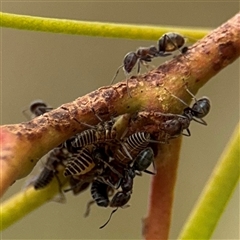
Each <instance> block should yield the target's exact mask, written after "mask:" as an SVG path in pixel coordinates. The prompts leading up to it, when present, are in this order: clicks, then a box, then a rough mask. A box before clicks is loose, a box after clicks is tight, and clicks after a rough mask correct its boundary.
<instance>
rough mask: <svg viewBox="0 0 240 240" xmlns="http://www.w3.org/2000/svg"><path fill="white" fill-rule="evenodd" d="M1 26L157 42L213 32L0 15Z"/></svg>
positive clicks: (202, 35)
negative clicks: (168, 36)
mask: <svg viewBox="0 0 240 240" xmlns="http://www.w3.org/2000/svg"><path fill="white" fill-rule="evenodd" d="M0 26H1V27H7V28H15V29H22V30H31V31H42V32H51V33H64V34H78V35H85V36H94V37H112V38H125V39H137V40H156V39H158V38H159V37H160V36H161V35H162V34H164V33H166V32H179V33H180V34H182V35H184V36H186V37H188V41H189V42H195V41H196V40H197V39H201V38H203V37H204V36H205V35H206V34H207V33H208V32H209V31H210V29H196V28H194V29H193V28H182V27H178V28H176V27H170V26H168V27H166V26H165V27H163V26H146V25H144V26H143V25H142V26H140V25H131V24H120V23H119V24H117V23H103V22H88V21H76V20H67V19H55V18H43V17H33V16H26V15H18V14H10V13H3V12H0Z"/></svg>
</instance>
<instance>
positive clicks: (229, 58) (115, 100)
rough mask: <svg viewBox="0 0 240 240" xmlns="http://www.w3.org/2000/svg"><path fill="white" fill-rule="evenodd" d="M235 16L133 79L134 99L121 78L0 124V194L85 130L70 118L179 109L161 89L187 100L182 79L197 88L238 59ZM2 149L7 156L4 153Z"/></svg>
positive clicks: (239, 43) (88, 119)
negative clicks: (28, 116)
mask: <svg viewBox="0 0 240 240" xmlns="http://www.w3.org/2000/svg"><path fill="white" fill-rule="evenodd" d="M239 16H240V15H239V14H237V15H236V16H235V17H233V18H232V19H230V20H229V21H228V22H227V23H225V24H223V25H222V26H221V27H219V28H217V29H216V30H214V31H213V32H212V33H210V34H209V35H208V36H207V37H206V38H204V39H202V40H201V41H199V42H197V43H196V44H195V45H193V46H192V47H191V48H190V49H189V51H188V52H187V53H186V54H184V55H179V56H177V57H176V58H174V59H173V60H171V61H169V62H167V63H165V64H163V65H161V66H159V67H158V69H156V70H153V71H151V72H149V73H147V74H145V75H142V76H139V77H138V78H137V77H133V78H131V79H130V80H129V87H130V91H131V95H132V98H129V97H128V94H127V89H126V84H125V82H121V83H119V84H116V85H113V86H108V87H102V88H100V89H98V90H96V91H94V92H92V93H90V94H88V95H86V96H83V97H80V98H78V99H76V100H75V101H73V102H72V103H68V104H64V105H62V106H61V107H59V108H58V109H56V110H54V111H51V112H49V113H46V114H44V115H43V116H40V117H38V118H36V119H34V120H32V121H30V122H27V123H21V124H15V125H5V126H2V127H1V131H0V134H4V135H3V136H2V138H3V137H4V138H10V139H11V145H10V144H9V146H7V147H6V146H4V142H1V159H0V161H1V166H2V169H1V178H2V182H1V190H0V193H1V194H2V193H3V192H4V191H5V190H6V189H7V188H8V186H9V185H10V184H11V183H12V182H14V181H15V180H17V179H19V178H22V177H24V176H26V175H27V174H28V173H29V172H30V171H31V170H32V168H33V166H34V165H35V164H36V162H37V161H38V160H39V159H40V158H41V157H42V156H43V155H44V154H46V153H47V152H48V151H49V150H51V149H52V148H54V147H56V146H57V145H59V144H60V143H61V142H63V141H65V140H66V139H67V138H69V137H70V136H71V135H73V134H74V133H76V132H80V131H82V130H83V129H84V126H83V125H79V124H78V123H77V122H76V121H75V120H74V118H76V119H77V120H78V121H81V122H88V123H89V124H96V123H97V119H96V117H95V116H94V114H93V112H92V108H94V110H95V111H96V112H98V114H101V116H104V117H103V118H104V119H110V117H111V116H112V115H119V114H123V113H126V112H128V113H134V112H136V111H139V110H141V109H147V110H149V109H150V110H157V111H162V112H181V110H182V107H183V106H182V105H181V104H179V102H178V101H177V100H176V99H174V98H173V97H172V96H171V95H170V94H169V93H168V92H166V90H165V89H164V88H167V89H168V90H169V91H171V92H172V93H173V94H175V95H177V96H179V97H180V98H181V99H183V100H185V101H186V102H189V101H190V96H189V95H188V94H187V93H186V91H185V89H184V88H183V84H184V83H183V80H184V82H187V83H188V87H189V89H190V91H192V92H193V93H196V92H197V90H198V89H199V88H200V87H201V86H203V85H204V84H205V83H206V82H207V81H208V80H209V79H210V78H211V77H212V76H214V75H215V74H217V73H218V72H219V71H220V70H221V69H223V68H224V67H226V66H227V65H228V64H230V63H232V62H233V61H234V60H235V59H237V58H238V56H239V53H240V34H239V32H240V21H239V18H240V17H239ZM6 149H7V151H8V153H9V154H8V155H6V154H3V152H4V151H6ZM6 165H7V166H8V167H7V168H6V169H5V166H6ZM3 167H4V169H3ZM9 176H11V179H10V177H9Z"/></svg>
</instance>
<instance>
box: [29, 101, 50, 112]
mask: <svg viewBox="0 0 240 240" xmlns="http://www.w3.org/2000/svg"><path fill="white" fill-rule="evenodd" d="M38 107H44V108H45V107H47V104H46V103H44V102H43V101H42V100H35V101H33V102H32V103H31V104H30V111H31V112H34V110H35V109H36V108H38Z"/></svg>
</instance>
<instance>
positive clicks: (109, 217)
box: [99, 208, 118, 229]
mask: <svg viewBox="0 0 240 240" xmlns="http://www.w3.org/2000/svg"><path fill="white" fill-rule="evenodd" d="M117 210H118V208H116V209H114V210H113V211H112V212H111V214H110V217H109V218H108V220H107V222H106V223H104V224H103V225H102V226H101V227H99V229H102V228H104V227H105V226H106V225H107V224H108V223H109V221H110V220H111V218H112V215H113V214H114V213H115V212H116V211H117Z"/></svg>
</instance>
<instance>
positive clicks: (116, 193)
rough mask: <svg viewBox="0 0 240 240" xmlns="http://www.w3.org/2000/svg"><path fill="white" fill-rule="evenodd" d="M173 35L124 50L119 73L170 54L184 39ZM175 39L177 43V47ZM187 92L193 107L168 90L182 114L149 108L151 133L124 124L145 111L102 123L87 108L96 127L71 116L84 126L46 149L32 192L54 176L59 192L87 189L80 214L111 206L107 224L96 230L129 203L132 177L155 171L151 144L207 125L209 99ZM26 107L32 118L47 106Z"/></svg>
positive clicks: (134, 119)
mask: <svg viewBox="0 0 240 240" xmlns="http://www.w3.org/2000/svg"><path fill="white" fill-rule="evenodd" d="M173 36H175V40H176V41H174V42H171V44H170V43H169V41H170V39H173ZM176 36H179V35H178V34H175V33H171V35H167V34H165V35H164V36H163V37H162V38H160V40H159V49H158V50H157V49H156V48H155V47H154V46H151V47H150V48H139V49H138V50H137V52H136V53H133V52H131V53H128V54H127V55H126V56H125V58H124V64H123V69H124V71H125V72H126V73H127V74H128V73H130V72H131V70H132V68H133V67H134V65H135V64H136V63H138V71H139V68H140V63H142V62H150V61H151V59H152V58H153V57H156V56H166V55H169V54H168V53H166V52H168V51H173V49H176V48H177V49H179V48H180V47H181V46H182V45H183V44H184V39H182V38H176ZM180 40H181V41H180ZM175 43H177V45H176V46H175ZM170 45H171V46H170ZM167 46H168V47H167ZM121 67H122V66H121ZM119 69H120V68H119ZM119 69H118V71H119ZM118 71H117V73H118ZM117 73H116V74H117ZM115 77H116V76H115ZM115 77H114V79H115ZM186 91H187V92H188V93H189V94H190V95H191V96H192V98H193V99H194V104H193V105H192V107H190V106H188V105H187V104H186V103H185V102H184V101H183V100H181V99H179V98H178V97H177V96H175V95H173V94H171V93H170V94H171V95H172V96H173V97H175V98H176V99H178V100H179V101H180V102H181V103H182V104H184V105H185V108H184V110H183V112H182V114H171V113H161V112H154V113H153V115H154V116H155V120H156V121H155V122H153V123H152V124H155V125H157V128H156V129H157V130H156V131H155V132H148V131H135V132H131V131H129V129H130V127H129V126H131V125H134V124H135V123H136V122H141V121H144V118H142V117H141V116H142V114H143V113H144V112H138V113H135V114H133V115H130V114H124V115H121V116H118V117H115V118H112V119H111V120H109V121H104V120H103V119H102V118H101V117H100V116H99V115H98V113H96V112H95V110H94V109H92V111H93V113H94V115H95V116H96V118H98V120H99V123H98V124H97V125H95V126H92V125H89V124H87V123H83V122H79V121H78V120H77V119H75V120H76V121H77V122H78V123H79V124H82V125H85V126H86V127H88V129H87V130H85V131H82V132H81V133H78V134H76V135H74V136H72V137H71V138H69V139H68V140H67V141H65V142H64V143H62V144H61V145H60V146H58V147H56V148H54V149H53V150H51V151H50V152H49V153H48V155H47V159H46V163H45V164H44V167H43V168H42V169H41V172H40V174H39V175H38V176H36V178H35V179H34V180H33V182H32V183H31V184H32V185H33V187H34V188H35V189H36V190H38V189H43V188H45V187H47V186H48V185H49V184H50V183H51V182H52V181H53V179H54V177H56V178H57V180H58V182H59V188H60V192H61V193H62V191H64V192H68V191H72V192H73V194H74V195H77V194H79V193H81V192H83V191H84V190H86V189H88V188H89V187H90V188H91V196H92V200H91V201H90V202H89V203H88V204H87V210H86V213H85V216H88V215H89V212H90V207H91V205H92V204H94V203H96V204H97V205H98V206H100V207H112V208H115V209H114V210H113V211H112V213H111V215H110V217H109V219H108V220H107V222H106V223H105V224H104V225H102V226H101V227H100V228H103V227H105V226H106V224H107V223H108V222H109V221H110V219H111V216H112V214H113V213H114V212H116V211H117V209H118V208H119V207H126V206H128V205H127V203H128V202H129V200H130V198H131V194H132V190H133V181H134V179H135V177H136V176H141V175H142V173H147V174H152V175H154V174H156V170H155V167H154V157H155V156H156V154H157V153H156V151H155V150H156V149H157V148H156V145H157V144H159V143H160V144H165V143H168V142H169V140H171V139H173V138H176V137H178V136H181V135H186V136H190V131H189V126H190V123H191V121H192V120H194V121H196V122H198V123H201V124H203V125H206V122H205V121H204V120H203V119H202V118H204V117H205V116H206V115H207V114H208V113H209V111H210V101H209V99H208V98H207V97H202V98H200V99H196V98H195V96H194V95H193V94H192V93H191V92H190V91H189V90H188V88H187V87H186ZM29 110H30V112H31V113H32V115H33V117H37V116H40V115H42V114H44V113H46V112H49V111H51V110H52V108H51V107H49V106H48V105H47V104H46V103H44V102H43V101H41V100H38V101H34V102H33V103H32V104H31V105H30V109H29ZM149 114H151V113H150V112H149ZM160 136H161V137H160ZM150 165H153V171H150V170H148V168H149V167H150ZM60 173H61V174H63V175H64V177H65V178H66V179H67V181H68V186H70V187H68V188H67V189H64V190H62V184H61V182H60V180H59V178H58V174H60Z"/></svg>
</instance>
